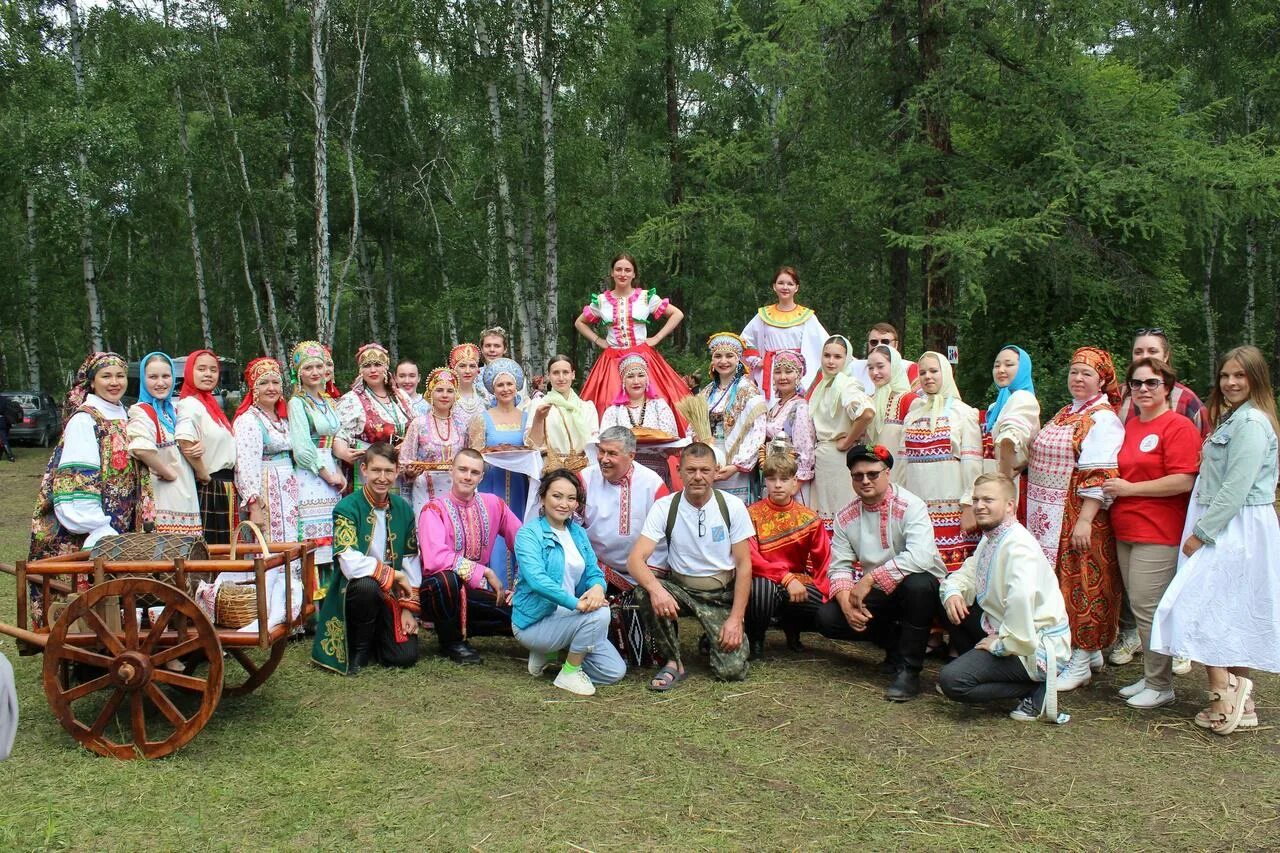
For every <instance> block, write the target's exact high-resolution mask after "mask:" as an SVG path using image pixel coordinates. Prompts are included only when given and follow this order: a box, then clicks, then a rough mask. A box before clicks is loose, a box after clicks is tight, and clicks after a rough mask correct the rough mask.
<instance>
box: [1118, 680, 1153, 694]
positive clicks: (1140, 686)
mask: <svg viewBox="0 0 1280 853" xmlns="http://www.w3.org/2000/svg"><path fill="white" fill-rule="evenodd" d="M1146 689H1147V680H1146V679H1145V678H1139V679H1138V680H1137V681H1135V682H1133V684H1130V685H1128V686H1127V687H1121V688H1120V691H1119V693H1120V698H1121V699H1132V698H1133V697H1134V696H1137V695H1138V694H1139V693H1141V692H1142V691H1144V690H1146Z"/></svg>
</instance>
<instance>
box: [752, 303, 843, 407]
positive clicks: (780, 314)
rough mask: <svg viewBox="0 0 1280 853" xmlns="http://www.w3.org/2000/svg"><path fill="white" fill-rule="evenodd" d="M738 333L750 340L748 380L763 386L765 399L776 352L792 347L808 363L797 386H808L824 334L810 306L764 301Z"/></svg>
mask: <svg viewBox="0 0 1280 853" xmlns="http://www.w3.org/2000/svg"><path fill="white" fill-rule="evenodd" d="M741 337H742V338H744V339H745V340H747V341H748V342H749V343H750V344H751V350H749V351H748V353H747V356H746V361H747V366H748V367H749V368H751V381H752V382H754V383H755V384H756V387H757V388H761V389H763V390H764V396H765V399H766V400H768V401H769V402H770V403H772V402H773V360H774V359H775V358H776V357H777V355H778V353H779V352H781V351H783V350H795V351H797V352H799V353H800V354H801V355H803V356H804V361H805V364H807V365H808V367H807V368H806V369H805V370H803V371H802V373H803V379H802V381H801V383H800V385H799V386H797V387H799V388H801V389H804V388H808V387H809V386H810V385H812V384H813V380H814V379H815V378H816V377H817V375H818V368H819V366H820V365H821V364H822V345H823V344H824V343H825V342H826V340H827V337H828V336H827V330H826V329H825V328H823V326H822V322H821V321H820V320H818V316H817V315H816V314H814V313H813V309H812V308H806V307H804V306H803V305H796V306H795V307H794V308H792V309H791V310H790V311H783V310H782V309H781V308H779V307H778V306H777V305H765V306H763V307H762V308H760V310H759V311H757V312H756V315H755V316H754V317H752V318H751V322H749V323H747V325H746V328H744V329H743V330H742V335H741Z"/></svg>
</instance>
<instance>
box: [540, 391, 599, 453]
mask: <svg viewBox="0 0 1280 853" xmlns="http://www.w3.org/2000/svg"><path fill="white" fill-rule="evenodd" d="M544 408H547V409H549V411H548V412H547V418H546V420H545V421H543V428H544V443H545V445H546V446H545V447H544V448H542V453H543V459H544V464H543V467H542V470H543V473H547V472H550V471H554V470H555V469H557V468H568V469H569V470H570V471H581V470H582V469H583V468H586V467H587V466H588V465H590V464H591V461H590V460H589V459H588V458H587V445H588V444H595V442H596V439H597V438H598V437H599V435H600V415H599V413H598V412H597V411H596V407H595V406H593V405H592V404H591V403H588V402H587V401H586V400H584V399H582V398H581V397H579V396H578V395H577V393H576V392H574V390H573V389H572V388H570V389H569V391H568V393H564V394H562V393H561V392H559V391H557V390H556V389H554V388H553V389H551V390H550V391H548V392H547V393H546V394H545V395H544V396H543V397H541V398H540V399H538V400H536V401H535V402H534V403H532V404H531V406H530V408H529V420H530V421H532V420H533V418H534V416H535V415H536V414H537V412H538V410H539V409H544ZM527 435H528V431H527V430H526V436H527ZM525 443H528V441H527V439H526V442H525Z"/></svg>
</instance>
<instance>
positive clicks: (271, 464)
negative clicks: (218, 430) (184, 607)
mask: <svg viewBox="0 0 1280 853" xmlns="http://www.w3.org/2000/svg"><path fill="white" fill-rule="evenodd" d="M264 373H275V374H276V375H278V376H280V377H281V379H283V378H284V377H283V371H282V370H281V368H280V365H279V363H278V362H276V360H275V359H271V358H256V359H254V360H253V361H251V362H249V365H248V366H247V367H246V368H245V387H246V388H248V392H247V393H246V394H245V397H244V401H243V402H241V404H240V408H239V409H237V410H236V419H235V421H234V422H233V424H232V431H233V432H234V433H235V437H236V496H237V497H238V498H239V500H240V517H241V518H248V517H249V508H250V506H252V505H255V504H256V505H257V506H259V507H260V508H261V509H262V510H263V511H264V512H265V513H266V516H267V521H266V526H265V527H263V528H262V533H263V535H264V536H266V538H267V541H268V542H297V541H298V481H297V479H296V478H295V477H294V472H293V455H292V454H291V453H290V442H289V421H288V418H287V417H285V415H286V412H285V405H284V400H283V399H282V400H278V401H277V402H276V406H275V410H274V411H273V412H272V413H271V414H268V413H266V412H264V411H263V410H262V408H261V407H260V406H258V405H257V404H256V402H255V400H254V393H253V386H254V384H255V383H256V382H257V381H258V379H259V378H261V376H262V375H263V374H264ZM281 384H282V385H283V382H282V383H281ZM285 570H286V569H285V567H281V568H277V569H271V570H269V571H268V572H267V575H266V584H267V626H268V627H272V626H275V625H279V624H280V623H282V622H285V621H286V620H289V619H291V618H292V616H294V615H296V614H297V613H298V611H299V610H300V609H301V608H302V574H301V566H300V565H297V564H293V565H290V566H289V567H288V570H289V571H292V572H294V577H293V579H292V583H291V584H290V591H291V593H292V596H293V600H292V601H291V602H288V608H286V601H285V582H284V572H285ZM253 579H254V574H253V572H223V573H222V574H220V575H218V576H217V577H216V578H215V579H214V585H215V587H216V586H217V585H220V584H224V583H244V582H246V581H252V580H253ZM240 630H242V631H246V632H253V631H256V630H258V621H257V620H256V619H255V620H254V621H253V622H251V623H250V624H248V625H246V626H244V627H243V628H241V629H240Z"/></svg>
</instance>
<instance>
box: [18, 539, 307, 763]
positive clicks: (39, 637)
mask: <svg viewBox="0 0 1280 853" xmlns="http://www.w3.org/2000/svg"><path fill="white" fill-rule="evenodd" d="M264 545H265V546H266V550H265V552H264V550H263V546H264ZM234 548H235V550H233V546H229V545H210V546H208V554H209V558H208V559H198V560H196V559H192V560H185V559H172V560H155V561H133V560H128V561H111V560H108V559H104V558H102V557H98V558H94V557H93V555H92V554H91V553H90V552H89V551H79V552H76V553H73V554H67V555H65V556H59V557H53V558H48V559H44V560H35V561H29V562H27V561H23V562H19V563H18V564H17V566H16V568H15V570H14V572H13V573H14V574H15V575H16V576H17V624H16V625H7V624H4V623H2V622H0V633H3V634H8V635H9V636H11V637H14V638H16V639H17V640H18V641H19V642H18V647H19V651H20V653H21V654H24V655H29V654H38V653H41V652H43V654H44V676H43V681H44V692H45V696H46V697H47V699H48V701H49V707H51V708H52V709H53V713H54V714H55V715H56V716H57V718H58V722H59V723H61V724H62V727H63V728H64V729H66V730H67V731H68V732H70V734H71V736H72V737H74V738H75V739H76V740H77V741H79V742H80V743H81V744H83V745H84V746H85V747H87V748H88V749H90V750H92V751H93V752H96V753H98V754H99V755H106V756H114V757H116V758H139V757H141V758H160V757H162V756H165V755H168V754H170V753H171V752H174V751H176V750H178V749H180V748H181V747H183V746H184V745H186V744H187V743H188V742H189V741H190V740H191V739H192V738H194V737H195V736H196V735H197V734H198V733H199V732H200V730H201V729H202V728H204V726H205V724H206V723H207V722H208V721H209V717H210V716H212V714H213V711H214V709H215V708H216V707H217V706H218V701H219V700H220V699H221V698H222V697H223V696H244V695H247V694H249V693H251V692H252V691H253V690H255V689H256V688H257V687H258V686H259V685H261V684H262V683H263V682H265V681H266V680H267V679H268V678H269V677H270V676H271V673H272V672H274V671H275V668H276V667H277V666H278V665H279V664H280V660H281V658H283V657H284V653H285V649H286V646H287V643H288V639H289V636H290V634H291V633H293V631H294V630H295V629H296V628H300V627H301V626H302V625H303V623H304V622H305V621H306V620H307V619H308V618H309V617H310V616H311V614H312V613H314V612H315V606H314V604H313V602H312V599H313V592H314V591H315V584H316V580H315V577H316V575H315V554H314V550H313V549H312V547H311V546H309V545H306V544H304V543H286V544H277V545H266V543H265V542H264V543H261V544H251V545H244V544H239V545H236V546H234ZM295 560H296V561H301V566H302V585H303V596H302V610H301V612H300V613H299V614H298V615H297V616H296V618H294V619H293V620H291V621H288V620H286V622H285V623H282V624H279V625H275V626H272V627H270V628H268V627H267V621H268V620H267V604H268V602H267V579H266V575H267V572H269V571H271V570H272V569H276V568H282V567H283V568H284V572H283V575H284V582H285V601H286V602H288V601H292V600H293V599H292V592H293V589H294V587H296V585H297V584H296V582H295V580H294V579H293V578H292V572H291V571H290V570H289V568H288V566H289V565H290V564H291V563H293V561H295ZM221 572H251V573H252V574H253V576H254V580H253V583H254V585H255V586H256V588H257V606H258V630H257V631H256V632H254V631H250V632H244V631H237V630H230V629H226V628H217V627H215V626H214V624H213V623H212V622H211V621H210V620H209V617H208V616H206V615H205V613H204V611H203V610H201V609H200V607H199V606H197V604H196V602H195V601H194V600H193V599H192V597H191V596H190V595H188V594H187V590H188V589H190V588H192V587H194V582H195V581H197V580H202V579H203V580H212V579H213V577H214V576H216V575H217V574H219V573H221ZM29 583H30V584H31V585H34V586H35V587H37V588H38V589H39V590H40V593H41V601H42V602H44V604H45V605H46V612H51V613H53V614H54V615H55V616H56V618H55V619H54V620H53V621H52V624H51V625H50V624H48V623H47V622H46V623H45V624H43V625H35V626H29V625H28V620H29V618H31V616H32V615H33V614H32V609H33V608H32V602H31V600H30V597H29V586H28V584H29ZM86 584H87V588H86ZM73 591H77V592H76V593H75V594H73ZM59 611H60V612H59ZM224 655H225V659H224Z"/></svg>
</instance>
